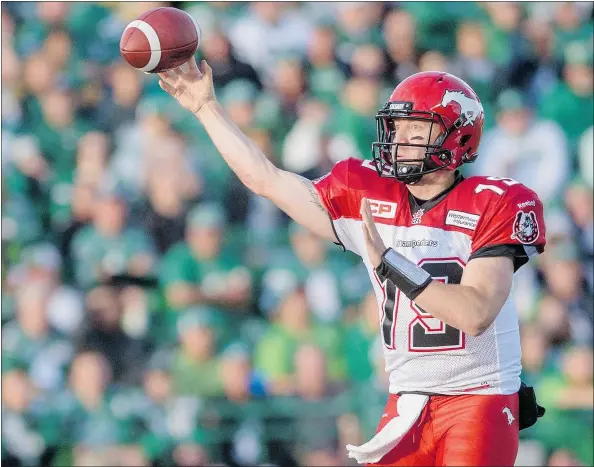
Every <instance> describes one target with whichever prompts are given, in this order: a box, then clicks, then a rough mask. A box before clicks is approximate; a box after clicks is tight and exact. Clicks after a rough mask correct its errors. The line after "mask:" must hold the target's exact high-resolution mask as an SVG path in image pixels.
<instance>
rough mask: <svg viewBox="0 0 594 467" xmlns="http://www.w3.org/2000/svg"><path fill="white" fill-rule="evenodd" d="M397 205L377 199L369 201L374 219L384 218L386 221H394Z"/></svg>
mask: <svg viewBox="0 0 594 467" xmlns="http://www.w3.org/2000/svg"><path fill="white" fill-rule="evenodd" d="M397 206H398V204H397V203H390V202H389V201H379V200H377V199H369V207H370V208H371V214H372V215H373V217H383V218H384V219H394V218H395V217H396V207H397Z"/></svg>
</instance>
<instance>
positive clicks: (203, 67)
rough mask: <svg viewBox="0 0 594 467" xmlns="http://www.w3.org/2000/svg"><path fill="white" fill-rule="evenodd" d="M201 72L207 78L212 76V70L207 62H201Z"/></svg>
mask: <svg viewBox="0 0 594 467" xmlns="http://www.w3.org/2000/svg"><path fill="white" fill-rule="evenodd" d="M200 72H201V73H202V74H203V75H206V76H209V75H212V68H211V67H210V65H209V64H208V63H206V60H202V61H201V62H200Z"/></svg>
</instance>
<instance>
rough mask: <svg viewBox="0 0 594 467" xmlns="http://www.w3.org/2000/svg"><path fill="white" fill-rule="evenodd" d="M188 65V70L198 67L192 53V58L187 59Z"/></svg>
mask: <svg viewBox="0 0 594 467" xmlns="http://www.w3.org/2000/svg"><path fill="white" fill-rule="evenodd" d="M187 63H188V66H189V67H190V70H197V69H198V64H197V63H196V57H194V56H193V55H192V58H190V60H188V62H187Z"/></svg>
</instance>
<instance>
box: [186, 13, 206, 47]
mask: <svg viewBox="0 0 594 467" xmlns="http://www.w3.org/2000/svg"><path fill="white" fill-rule="evenodd" d="M184 13H185V14H186V15H188V16H189V17H190V19H191V20H192V23H194V26H195V27H196V36H197V37H198V45H197V47H200V36H201V34H202V32H201V31H200V26H198V23H197V22H196V20H195V19H194V17H193V16H192V15H191V14H190V13H188V12H187V11H184Z"/></svg>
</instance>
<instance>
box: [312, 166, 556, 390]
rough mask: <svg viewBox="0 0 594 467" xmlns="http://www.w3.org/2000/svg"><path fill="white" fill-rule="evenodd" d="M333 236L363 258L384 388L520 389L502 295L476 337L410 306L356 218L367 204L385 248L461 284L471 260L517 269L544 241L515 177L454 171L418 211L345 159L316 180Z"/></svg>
mask: <svg viewBox="0 0 594 467" xmlns="http://www.w3.org/2000/svg"><path fill="white" fill-rule="evenodd" d="M314 185H315V187H316V189H317V190H318V193H319V194H320V198H321V199H322V201H323V203H324V204H325V206H326V208H327V209H328V212H329V213H330V215H331V217H332V221H333V225H334V229H335V231H336V235H337V237H338V240H339V241H340V242H341V243H342V245H343V246H344V248H345V249H348V250H350V251H352V252H354V253H356V254H357V255H359V256H361V258H362V259H363V261H364V262H365V265H366V266H367V269H368V272H369V275H370V278H371V281H372V283H373V287H374V289H375V292H376V297H377V301H378V309H379V319H380V332H381V336H382V339H383V343H384V354H385V360H386V371H387V372H389V374H390V393H394V394H396V393H400V392H424V393H435V394H468V393H473V394H512V393H514V392H517V391H518V389H519V387H520V371H521V349H520V335H519V325H518V317H517V313H516V310H515V307H514V305H513V303H512V301H511V299H509V298H508V300H507V301H506V303H505V305H504V306H503V308H502V309H501V311H500V313H499V314H498V316H497V318H496V319H495V321H494V322H493V324H492V325H491V326H490V327H489V328H488V329H487V330H486V331H485V332H484V333H482V334H481V335H480V336H476V337H473V336H470V335H467V334H465V333H463V332H461V331H459V330H458V329H456V328H454V327H452V326H449V325H446V324H445V323H443V322H442V321H440V320H438V319H436V318H434V317H432V316H431V315H430V314H429V313H427V312H425V311H424V310H422V309H421V308H420V307H418V306H417V305H415V303H414V302H412V301H411V300H410V299H408V298H407V297H406V296H404V294H402V293H401V292H400V290H398V289H397V288H396V286H394V284H392V283H391V282H389V281H382V280H380V278H379V277H378V276H377V274H376V273H375V270H374V269H373V267H372V266H371V265H370V264H369V261H368V258H367V251H366V246H365V241H364V238H363V231H362V220H361V216H360V214H359V207H360V203H361V199H362V198H363V197H366V198H368V199H369V200H370V204H371V208H372V213H373V216H374V221H375V223H376V226H377V229H378V231H379V233H380V235H381V237H382V239H383V241H384V244H385V245H386V246H387V247H392V248H394V250H396V251H397V252H398V253H400V254H402V255H404V256H405V257H406V258H408V259H409V260H411V261H412V262H414V263H415V264H418V265H419V266H421V267H422V268H423V269H425V270H426V271H428V272H429V273H430V274H431V276H432V277H433V278H434V279H435V280H440V281H443V282H446V283H452V284H457V283H460V280H461V278H462V274H463V272H464V268H465V266H466V264H467V263H468V261H470V260H471V259H473V258H478V257H484V256H511V257H513V259H514V263H515V268H516V270H517V268H519V267H520V266H522V265H523V264H525V263H526V262H527V261H528V259H529V257H531V256H533V255H535V254H537V253H541V252H542V251H543V250H544V245H545V231H544V221H543V215H542V204H541V202H540V201H539V199H538V197H537V196H536V194H535V193H534V192H533V191H531V190H529V189H528V188H526V187H525V186H524V185H522V184H520V183H519V182H517V181H515V180H511V179H499V178H496V177H471V178H468V179H464V178H463V177H461V176H458V179H457V182H456V183H455V185H454V187H453V188H452V189H450V190H449V191H448V192H447V193H446V194H444V195H443V196H440V197H439V198H438V199H437V200H434V201H431V202H428V203H425V204H424V205H423V207H422V208H419V207H418V206H417V205H416V203H415V202H414V199H413V198H412V197H410V199H409V192H408V189H407V188H406V186H405V185H404V184H402V183H400V182H397V181H396V180H394V179H387V178H382V177H379V176H378V174H377V172H376V169H375V167H374V166H373V165H372V163H371V162H370V161H361V160H358V159H347V160H344V161H341V162H339V163H337V164H336V165H335V167H334V168H333V170H332V172H330V174H328V175H326V176H325V177H322V178H320V179H318V180H316V181H314Z"/></svg>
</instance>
